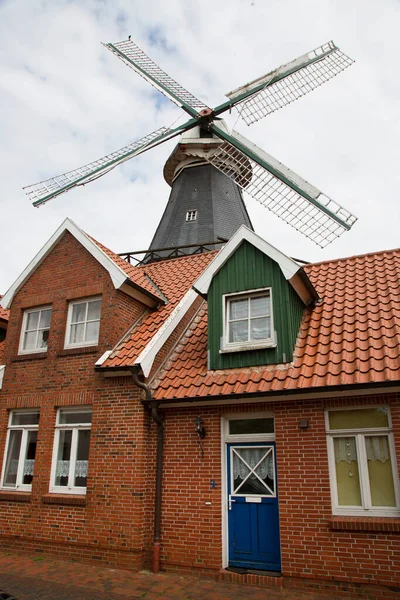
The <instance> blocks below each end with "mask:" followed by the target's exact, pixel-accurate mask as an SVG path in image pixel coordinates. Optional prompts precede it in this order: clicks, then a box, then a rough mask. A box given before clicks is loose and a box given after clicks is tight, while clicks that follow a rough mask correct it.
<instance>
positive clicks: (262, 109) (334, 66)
mask: <svg viewBox="0 0 400 600" xmlns="http://www.w3.org/2000/svg"><path fill="white" fill-rule="evenodd" d="M353 62H354V61H353V60H352V59H351V58H349V57H348V56H346V54H344V53H343V52H342V51H341V50H339V48H338V47H337V46H335V44H334V43H333V42H328V43H327V44H324V45H323V46H320V47H319V48H316V49H315V50H312V51H311V52H309V53H308V54H304V55H303V56H300V57H299V58H297V59H296V60H294V61H292V62H290V63H288V64H285V65H282V66H281V67H278V68H277V69H276V70H275V71H273V72H272V73H268V75H265V76H263V77H260V78H259V79H256V80H254V81H252V82H250V83H248V84H247V85H245V86H243V87H241V88H238V89H237V90H234V91H233V92H229V93H228V94H226V95H227V96H228V98H230V100H231V106H232V105H234V106H236V108H237V109H238V111H239V114H240V116H241V117H242V118H243V119H244V121H245V122H246V123H247V125H251V124H252V123H254V122H256V121H259V120H260V119H262V118H263V117H266V116H268V115H269V114H271V113H273V112H274V111H276V110H279V109H280V108H283V107H284V106H287V105H288V104H290V103H291V102H294V101H295V100H297V99H298V98H301V97H302V96H305V95H306V94H308V93H309V92H312V91H313V90H315V89H316V88H317V87H319V86H320V85H322V84H323V83H325V82H326V81H329V79H332V77H335V76H336V75H338V74H339V73H340V72H341V71H343V70H344V69H346V68H347V67H349V66H350V65H352V64H353Z"/></svg>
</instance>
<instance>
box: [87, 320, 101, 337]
mask: <svg viewBox="0 0 400 600" xmlns="http://www.w3.org/2000/svg"><path fill="white" fill-rule="evenodd" d="M99 329H100V321H93V322H92V323H88V324H87V325H86V339H85V342H97V341H98V339H99Z"/></svg>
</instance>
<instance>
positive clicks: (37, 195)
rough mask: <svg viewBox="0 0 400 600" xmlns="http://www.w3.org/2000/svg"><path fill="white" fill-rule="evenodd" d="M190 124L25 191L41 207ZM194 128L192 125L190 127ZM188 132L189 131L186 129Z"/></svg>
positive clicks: (159, 131) (161, 132)
mask: <svg viewBox="0 0 400 600" xmlns="http://www.w3.org/2000/svg"><path fill="white" fill-rule="evenodd" d="M189 124H190V121H188V122H187V123H186V124H185V125H184V126H181V127H177V128H176V129H168V128H167V127H161V128H160V129H157V130H156V131H153V132H152V133H149V134H148V135H146V136H145V137H143V138H141V139H140V140H138V141H136V142H133V143H132V144H128V145H127V146H124V147H123V148H121V149H120V150H116V151H115V152H112V153H111V154H107V156H104V157H103V158H99V159H98V160H95V161H93V162H91V163H89V164H87V165H84V166H83V167H79V168H78V169H74V170H73V171H68V172H67V173H63V174H62V175H57V176H56V177H51V178H50V179H46V180H44V181H40V182H39V183H35V184H33V185H30V186H27V187H24V188H23V189H24V190H25V191H26V194H27V195H28V196H29V198H30V199H31V200H32V201H33V205H34V206H40V205H41V204H44V203H45V202H47V201H48V200H51V199H52V198H55V197H56V196H59V195H60V194H63V193H64V192H67V191H68V190H70V189H72V188H74V187H77V186H79V185H85V184H86V183H89V182H90V181H94V180H95V179H98V178H99V177H102V176H103V175H105V174H106V173H108V172H109V171H111V169H114V167H116V166H117V165H120V164H121V163H123V162H125V161H126V160H129V159H131V158H133V157H134V156H137V155H138V154H141V153H142V152H145V151H146V150H149V149H150V148H153V147H154V146H157V145H158V144H161V143H162V142H165V141H166V140H168V139H170V138H173V137H174V136H177V135H179V134H180V133H182V131H183V130H184V128H185V126H188V125H189ZM191 126H193V124H192V125H191ZM186 128H188V129H189V127H186Z"/></svg>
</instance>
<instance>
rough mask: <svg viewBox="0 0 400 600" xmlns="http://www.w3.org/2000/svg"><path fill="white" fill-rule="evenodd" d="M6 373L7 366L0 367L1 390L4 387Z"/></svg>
mask: <svg viewBox="0 0 400 600" xmlns="http://www.w3.org/2000/svg"><path fill="white" fill-rule="evenodd" d="M5 372H6V365H0V390H1V388H2V387H3V379H4V375H5Z"/></svg>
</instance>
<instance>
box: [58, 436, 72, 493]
mask: <svg viewBox="0 0 400 600" xmlns="http://www.w3.org/2000/svg"><path fill="white" fill-rule="evenodd" d="M71 442H72V431H60V441H59V444H58V454H57V466H56V481H55V483H56V485H61V486H67V485H68V476H69V464H70V458H71Z"/></svg>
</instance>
